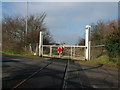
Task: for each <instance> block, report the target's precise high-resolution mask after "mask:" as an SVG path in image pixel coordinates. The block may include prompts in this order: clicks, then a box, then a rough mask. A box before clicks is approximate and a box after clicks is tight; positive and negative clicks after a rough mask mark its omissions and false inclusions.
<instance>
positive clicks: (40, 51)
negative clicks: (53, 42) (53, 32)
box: [39, 31, 43, 56]
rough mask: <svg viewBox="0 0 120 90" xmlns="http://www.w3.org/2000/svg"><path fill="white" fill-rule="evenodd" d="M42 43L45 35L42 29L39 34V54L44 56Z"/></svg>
mask: <svg viewBox="0 0 120 90" xmlns="http://www.w3.org/2000/svg"><path fill="white" fill-rule="evenodd" d="M42 45H43V35H42V31H40V35H39V56H42Z"/></svg>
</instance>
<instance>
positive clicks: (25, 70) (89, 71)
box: [2, 54, 118, 90]
mask: <svg viewBox="0 0 120 90" xmlns="http://www.w3.org/2000/svg"><path fill="white" fill-rule="evenodd" d="M102 66H103V65H99V66H89V65H85V64H78V63H77V62H76V61H72V60H68V59H55V58H38V59H32V58H26V57H20V56H11V55H5V54H3V56H2V88H3V89H6V88H11V89H20V88H57V89H60V90H61V89H63V88H82V89H86V88H89V89H97V88H109V89H113V88H114V89H116V90H118V71H117V70H109V69H104V68H102ZM65 71H66V72H65Z"/></svg>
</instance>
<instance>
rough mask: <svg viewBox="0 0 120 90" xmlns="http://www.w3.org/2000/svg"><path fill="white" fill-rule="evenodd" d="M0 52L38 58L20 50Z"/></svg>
mask: <svg viewBox="0 0 120 90" xmlns="http://www.w3.org/2000/svg"><path fill="white" fill-rule="evenodd" d="M0 53H4V54H8V55H15V56H24V57H30V58H39V56H35V55H33V54H25V53H22V52H14V51H0Z"/></svg>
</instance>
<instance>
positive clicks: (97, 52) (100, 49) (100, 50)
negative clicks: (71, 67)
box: [90, 45, 107, 60]
mask: <svg viewBox="0 0 120 90" xmlns="http://www.w3.org/2000/svg"><path fill="white" fill-rule="evenodd" d="M90 50H91V51H90V53H91V57H90V58H91V60H93V59H95V58H98V57H100V56H103V55H106V54H107V50H106V48H105V45H96V46H91V48H90Z"/></svg>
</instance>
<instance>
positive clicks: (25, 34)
mask: <svg viewBox="0 0 120 90" xmlns="http://www.w3.org/2000/svg"><path fill="white" fill-rule="evenodd" d="M26 4H27V5H26V30H25V36H26V37H25V52H26V51H27V29H28V1H27V3H26Z"/></svg>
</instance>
